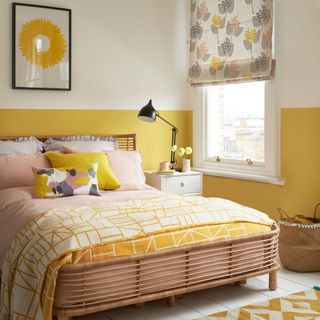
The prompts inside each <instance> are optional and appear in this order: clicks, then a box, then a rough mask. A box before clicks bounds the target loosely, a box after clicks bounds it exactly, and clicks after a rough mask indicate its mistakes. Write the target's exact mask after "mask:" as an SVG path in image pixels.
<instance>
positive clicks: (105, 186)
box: [45, 152, 120, 190]
mask: <svg viewBox="0 0 320 320" xmlns="http://www.w3.org/2000/svg"><path fill="white" fill-rule="evenodd" d="M45 155H46V157H47V158H48V159H49V161H50V162H51V165H52V167H54V168H64V167H70V166H83V165H90V164H92V163H98V184H99V189H101V190H115V189H118V188H120V182H119V181H118V179H117V178H116V176H115V175H114V174H113V172H112V170H111V168H110V165H109V160H108V156H107V155H106V154H105V153H102V152H88V153H73V154H72V153H70V154H63V153H56V152H47V153H45Z"/></svg>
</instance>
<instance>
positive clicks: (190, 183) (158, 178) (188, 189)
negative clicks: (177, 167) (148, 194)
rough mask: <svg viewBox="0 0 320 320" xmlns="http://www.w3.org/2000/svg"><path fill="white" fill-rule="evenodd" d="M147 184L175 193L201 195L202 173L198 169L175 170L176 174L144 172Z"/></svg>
mask: <svg viewBox="0 0 320 320" xmlns="http://www.w3.org/2000/svg"><path fill="white" fill-rule="evenodd" d="M144 174H145V176H146V180H147V184H148V185H149V186H151V187H154V188H157V189H159V190H161V191H163V192H167V193H175V194H188V195H201V194H202V173H201V172H196V171H190V172H187V173H186V172H175V173H174V174H171V175H168V174H157V173H154V171H145V172H144Z"/></svg>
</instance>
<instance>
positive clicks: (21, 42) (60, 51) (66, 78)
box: [12, 3, 71, 90]
mask: <svg viewBox="0 0 320 320" xmlns="http://www.w3.org/2000/svg"><path fill="white" fill-rule="evenodd" d="M12 26H13V34H12V35H13V36H12V38H13V39H12V40H13V41H12V44H13V48H12V52H13V54H12V56H13V59H12V88H13V89H40V90H71V10H70V9H65V8H56V7H48V6H40V5H34V4H25V3H13V4H12Z"/></svg>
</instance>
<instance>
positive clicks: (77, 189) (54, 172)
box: [32, 163, 100, 198]
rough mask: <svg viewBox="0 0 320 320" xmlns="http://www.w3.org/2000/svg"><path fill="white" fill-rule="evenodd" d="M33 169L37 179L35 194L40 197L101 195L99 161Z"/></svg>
mask: <svg viewBox="0 0 320 320" xmlns="http://www.w3.org/2000/svg"><path fill="white" fill-rule="evenodd" d="M32 169H33V172H34V175H35V179H36V188H35V194H36V195H37V196H38V197H40V198H51V197H67V196H73V195H80V194H84V195H92V196H100V191H99V187H98V178H97V170H98V164H97V163H94V164H92V165H84V166H74V167H69V168H48V169H38V168H32Z"/></svg>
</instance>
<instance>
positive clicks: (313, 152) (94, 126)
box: [0, 108, 320, 218]
mask: <svg viewBox="0 0 320 320" xmlns="http://www.w3.org/2000/svg"><path fill="white" fill-rule="evenodd" d="M161 115H162V116H163V117H165V118H166V119H168V120H169V121H171V122H172V123H174V124H175V125H176V126H177V127H178V129H179V134H178V144H179V145H182V146H186V145H191V143H192V112H191V111H162V112H161ZM90 133H92V134H94V133H95V134H99V133H136V134H137V141H138V149H139V150H141V151H142V154H143V161H144V168H145V169H156V168H157V166H158V163H159V161H160V160H166V159H168V160H169V156H170V143H171V129H170V127H169V126H168V125H167V124H166V123H163V122H162V121H160V120H158V121H157V122H156V123H145V122H142V121H139V120H138V119H137V111H132V110H130V111H127V110H121V111H117V110H0V136H4V135H50V134H53V135H54V134H62V135H64V134H65V135H69V134H90ZM281 176H282V177H284V178H286V179H287V182H286V184H285V186H276V185H271V184H265V183H256V182H250V181H243V180H236V179H226V178H218V177H211V176H205V177H204V195H205V196H214V197H222V198H226V199H231V200H234V201H237V202H239V203H242V204H244V205H248V206H251V207H254V208H256V209H259V210H261V211H264V212H266V213H268V214H270V216H271V217H273V218H277V217H278V215H277V212H276V208H277V207H281V208H283V209H285V210H286V211H288V212H290V213H291V212H292V213H302V214H307V215H311V213H313V209H314V206H315V204H316V202H319V201H320V108H301V109H282V113H281Z"/></svg>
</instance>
